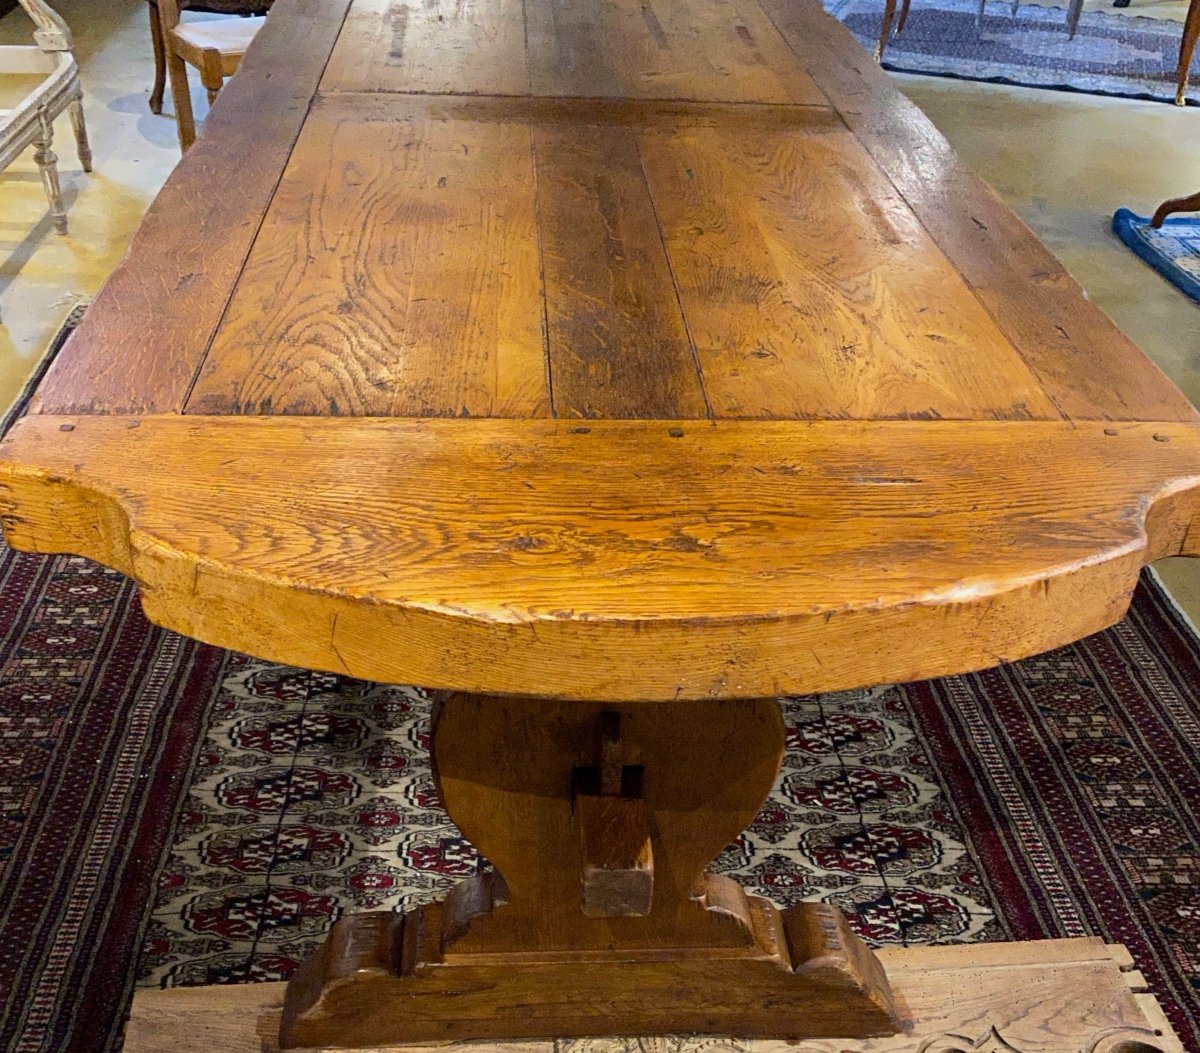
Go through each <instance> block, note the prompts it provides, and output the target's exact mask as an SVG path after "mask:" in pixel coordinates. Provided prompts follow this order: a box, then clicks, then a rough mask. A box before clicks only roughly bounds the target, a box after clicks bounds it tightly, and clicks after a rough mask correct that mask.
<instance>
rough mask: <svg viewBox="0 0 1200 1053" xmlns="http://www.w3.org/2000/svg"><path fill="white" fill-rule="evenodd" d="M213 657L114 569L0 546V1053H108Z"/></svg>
mask: <svg viewBox="0 0 1200 1053" xmlns="http://www.w3.org/2000/svg"><path fill="white" fill-rule="evenodd" d="M82 310H83V306H82V305H81V306H80V307H79V308H77V309H76V311H74V312H73V313H72V316H71V317H70V318H69V319H68V321H67V323H66V324H65V325H64V327H63V329H62V331H61V332H60V333H59V334H58V337H57V338H56V340H55V341H54V344H53V345H52V347H51V349H50V351H49V353H48V354H47V357H46V361H47V362H48V361H49V360H50V359H51V358H52V357H53V355H54V353H55V351H57V349H58V348H59V347H61V346H62V343H63V342H64V341H65V339H66V337H67V335H68V334H69V332H70V330H71V329H72V328H73V327H74V325H75V324H77V322H78V319H79V317H81V315H82ZM43 368H44V366H43ZM37 379H38V378H37V377H35V378H34V382H36V380H37ZM31 387H32V384H31ZM23 401H24V400H22V402H19V403H18V407H17V409H15V410H14V411H13V412H12V413H11V414H10V415H9V418H10V419H11V418H13V417H15V416H16V415H17V413H19V411H20V408H21V406H22V405H23ZM8 423H9V421H7V420H6V421H5V427H6V426H7V424H8ZM225 661H226V657H225V655H224V654H223V652H220V651H217V650H215V649H214V648H209V647H203V646H201V645H200V644H196V643H193V642H192V641H190V640H186V639H184V638H182V637H179V636H176V635H174V634H172V633H166V632H162V631H161V630H159V629H155V628H153V627H151V626H150V625H149V624H148V623H147V622H146V620H145V619H144V618H143V617H142V615H141V608H140V605H139V604H138V603H137V600H136V593H135V590H134V588H133V586H132V585H131V584H130V583H129V582H128V581H126V580H125V579H124V578H122V577H121V576H120V575H119V574H115V573H113V572H112V571H108V570H104V569H103V568H100V567H98V566H96V565H95V564H94V563H90V562H88V561H87V560H82V559H75V558H70V557H55V558H43V557H39V556H29V555H24V554H19V553H14V552H11V551H10V550H9V549H8V548H6V547H5V546H4V544H3V542H0V1050H4V1051H5V1053H76V1051H78V1053H107V1051H108V1050H112V1049H117V1048H119V1046H120V1023H121V1018H122V1013H123V1012H124V1010H125V1007H126V1006H127V1005H128V1002H129V999H130V997H131V996H132V989H133V981H134V976H135V972H136V970H135V967H134V963H135V961H136V957H137V949H138V946H139V944H140V941H141V937H142V931H143V929H144V926H145V924H146V921H147V906H148V904H149V902H150V900H151V899H152V897H153V894H154V888H155V883H156V880H157V878H158V874H159V872H160V871H161V868H162V866H163V863H164V860H165V855H166V851H167V849H168V848H169V847H170V843H171V833H172V830H173V828H174V826H175V820H176V815H177V813H178V811H179V807H180V804H181V802H182V800H183V798H184V796H185V793H186V789H187V787H188V786H189V784H190V781H191V776H192V772H193V770H194V767H195V762H196V751H197V747H198V746H199V744H200V742H201V741H202V740H203V731H204V727H205V726H206V723H207V717H208V710H209V707H210V705H211V704H212V702H213V701H214V699H215V698H216V695H217V688H218V686H219V683H220V676H221V673H222V670H223V668H224V664H225Z"/></svg>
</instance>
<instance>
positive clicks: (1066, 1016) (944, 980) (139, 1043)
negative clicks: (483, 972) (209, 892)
mask: <svg viewBox="0 0 1200 1053" xmlns="http://www.w3.org/2000/svg"><path fill="white" fill-rule="evenodd" d="M879 959H880V961H881V962H882V963H883V965H884V967H885V968H886V969H887V973H888V978H889V980H890V981H891V984H892V988H893V991H894V992H895V994H896V996H897V999H898V1001H899V1002H900V1004H901V1005H902V1006H903V1007H904V1010H905V1013H906V1016H907V1018H908V1020H909V1021H910V1022H911V1027H910V1028H909V1029H908V1030H906V1032H905V1033H902V1034H899V1035H894V1036H890V1037H887V1038H874V1039H865V1040H861V1039H860V1040H845V1039H830V1040H818V1041H809V1042H804V1043H802V1044H800V1045H796V1044H790V1043H787V1042H783V1041H752V1042H740V1041H737V1040H735V1039H729V1040H726V1041H720V1042H717V1043H715V1044H713V1043H712V1042H711V1041H705V1042H703V1043H702V1042H701V1041H700V1040H697V1042H696V1043H695V1046H696V1049H697V1051H698V1050H699V1049H700V1048H701V1046H702V1045H703V1049H704V1050H705V1053H722V1051H724V1050H728V1051H743V1050H745V1051H753V1053H785V1051H786V1053H835V1051H836V1053H901V1051H915V1050H921V1051H923V1053H962V1051H964V1050H972V1051H979V1053H1001V1051H1007V1053H1033V1051H1037V1053H1080V1051H1081V1050H1082V1051H1086V1053H1122V1051H1126V1050H1132V1049H1136V1050H1138V1051H1139V1053H1152V1051H1153V1053H1183V1046H1182V1044H1181V1043H1180V1042H1179V1039H1178V1038H1177V1037H1176V1036H1175V1034H1174V1032H1173V1031H1172V1030H1171V1027H1170V1024H1169V1023H1168V1022H1167V1020H1166V1017H1165V1016H1164V1015H1163V1012H1162V1008H1161V1007H1160V1006H1159V1004H1158V1003H1157V1001H1155V999H1154V996H1153V995H1151V994H1148V993H1147V992H1146V990H1145V980H1144V979H1143V978H1142V976H1141V974H1140V973H1139V972H1137V970H1136V969H1135V968H1134V964H1133V962H1132V961H1131V959H1130V957H1129V954H1128V952H1127V951H1126V950H1125V948H1124V947H1121V946H1119V945H1118V946H1112V945H1105V944H1104V943H1103V942H1102V941H1101V940H1098V939H1077V940H1045V941H1039V942H1024V943H993V944H976V945H963V946H956V947H914V948H908V949H899V948H891V949H887V950H883V951H880V952H879ZM285 986H286V985H285V984H281V983H272V984H245V985H238V986H229V987H193V988H179V989H175V990H170V991H150V990H148V991H139V992H138V994H137V995H136V997H135V998H134V1000H133V1012H132V1016H131V1018H130V1021H129V1028H128V1033H127V1037H126V1041H125V1053H275V1051H276V1050H278V1044H277V1043H276V1041H275V1032H276V1029H277V1028H278V1026H279V1008H280V1006H281V1005H282V1002H283V993H284V989H285ZM690 1046H691V1043H685V1044H684V1046H683V1051H685V1053H686V1051H687V1050H689V1048H690ZM429 1048H431V1047H430V1046H428V1045H421V1046H404V1047H400V1046H392V1047H388V1048H387V1049H382V1048H381V1049H377V1050H374V1051H371V1050H362V1051H360V1053H403V1051H404V1050H417V1049H422V1050H424V1049H429ZM438 1048H446V1047H445V1046H444V1044H440V1045H439V1047H438ZM453 1048H455V1049H462V1050H471V1051H479V1053H482V1051H484V1050H496V1051H503V1053H553V1050H554V1048H555V1047H554V1043H553V1042H552V1041H548V1040H547V1041H538V1042H530V1041H524V1042H494V1041H492V1042H478V1043H455V1044H454V1046H453ZM588 1048H589V1050H592V1051H593V1053H601V1051H603V1053H608V1050H609V1048H611V1049H612V1051H613V1053H617V1051H618V1050H620V1049H621V1048H622V1047H621V1046H620V1044H619V1043H618V1042H617V1041H613V1042H612V1043H611V1044H610V1043H608V1042H606V1041H604V1040H596V1041H594V1042H589V1044H588Z"/></svg>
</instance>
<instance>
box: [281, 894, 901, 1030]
mask: <svg viewBox="0 0 1200 1053" xmlns="http://www.w3.org/2000/svg"><path fill="white" fill-rule="evenodd" d="M755 910H756V913H757V912H758V911H759V910H761V911H762V915H763V917H764V919H766V918H769V919H770V920H769V921H767V922H766V924H767V925H774V924H775V923H776V922H777V921H778V922H781V923H782V924H781V926H780V932H779V936H780V937H781V940H782V944H781V945H776V944H771V945H769V946H768V947H767V948H766V949H765V950H764V949H763V948H761V947H755V948H753V949H745V950H739V949H736V948H712V949H711V952H710V953H709V954H706V955H703V956H699V955H698V956H692V957H686V958H679V957H676V956H675V955H673V954H671V953H670V952H667V953H662V952H660V953H659V954H657V955H654V954H653V953H651V952H645V951H643V952H642V953H641V954H634V955H630V956H623V955H613V954H603V953H599V952H591V953H589V954H580V955H554V956H547V957H548V959H549V960H538V959H539V956H538V955H536V954H531V955H528V956H525V957H522V956H515V957H502V956H499V955H495V956H489V955H482V954H480V955H471V956H469V957H467V958H466V959H465V960H455V959H454V958H450V957H447V956H440V957H439V956H438V951H437V942H438V941H437V939H436V937H432V938H431V936H432V934H433V933H436V932H437V931H438V928H439V922H440V921H441V917H440V915H441V912H440V910H439V909H438V908H436V907H434V908H430V909H427V910H425V911H417V912H413V913H411V914H408V915H406V916H404V917H403V918H400V917H398V916H397V915H394V914H385V913H370V914H358V915H353V916H351V917H349V918H346V919H345V920H344V921H343V922H341V923H339V925H338V927H337V928H336V930H335V932H334V935H333V937H332V938H331V939H330V940H329V941H328V942H327V943H326V944H325V945H324V947H323V948H322V950H321V952H320V953H319V954H318V955H317V956H316V957H315V958H313V959H311V960H310V961H309V962H308V963H306V965H305V967H304V971H303V973H302V974H301V976H300V977H299V978H298V981H293V986H292V990H291V991H290V992H289V995H288V1000H287V1006H286V1009H285V1012H284V1019H283V1027H282V1031H281V1033H282V1034H283V1035H285V1036H286V1037H287V1043H288V1045H289V1046H291V1047H301V1048H307V1047H338V1046H342V1047H350V1048H354V1047H371V1046H376V1045H387V1044H389V1043H398V1042H425V1041H437V1040H439V1039H441V1040H444V1039H447V1038H454V1039H467V1038H476V1039H482V1038H489V1039H505V1038H510V1039H512V1038H546V1037H552V1036H554V1035H571V1036H575V1037H580V1036H589V1035H614V1034H635V1035H638V1034H641V1035H650V1034H653V1035H665V1034H674V1033H686V1032H706V1033H715V1034H737V1035H772V1036H779V1037H786V1038H789V1039H793V1040H794V1039H799V1038H809V1037H812V1036H828V1035H846V1036H857V1037H862V1036H867V1035H883V1034H894V1033H895V1032H896V1030H897V1023H896V1020H895V1017H894V1016H893V1014H892V1007H891V1004H890V995H889V994H888V987H887V981H886V978H885V977H884V975H883V971H882V969H880V968H879V966H878V962H877V961H876V960H875V957H874V956H873V955H872V954H871V952H870V951H868V950H867V948H866V947H865V946H863V945H862V944H861V943H860V941H859V940H858V939H857V938H856V937H855V936H854V935H853V934H851V933H850V931H849V930H848V929H847V928H846V925H845V922H844V921H843V920H842V918H841V916H840V915H839V914H838V912H837V911H836V910H834V909H832V908H829V907H826V906H824V905H816V904H805V905H803V906H802V907H799V908H796V909H793V910H790V911H787V912H786V913H784V914H782V915H780V914H778V913H777V912H776V910H775V908H774V907H773V906H771V905H770V904H768V903H766V902H764V901H761V900H759V901H758V905H757V906H756V908H755ZM396 948H399V949H400V952H401V955H402V956H403V957H405V958H409V959H415V958H421V959H423V960H422V961H421V962H420V964H416V965H414V966H412V967H408V966H407V965H406V964H405V962H404V961H403V960H402V961H401V962H400V963H398V964H394V959H393V955H394V952H395V949H396ZM793 956H794V959H795V960H796V961H798V962H800V963H801V964H800V965H799V967H798V968H796V969H795V970H793V969H792V968H791V967H790V965H789V964H788V963H789V961H790V960H792V959H793ZM638 958H641V960H637V959H638ZM489 959H492V960H489ZM554 959H557V960H554ZM298 995H299V997H298ZM304 995H308V996H309V997H308V998H305V997H304Z"/></svg>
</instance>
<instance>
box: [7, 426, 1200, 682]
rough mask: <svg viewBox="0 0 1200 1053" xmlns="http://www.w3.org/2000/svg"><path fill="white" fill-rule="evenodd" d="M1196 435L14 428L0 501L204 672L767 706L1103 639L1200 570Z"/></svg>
mask: <svg viewBox="0 0 1200 1053" xmlns="http://www.w3.org/2000/svg"><path fill="white" fill-rule="evenodd" d="M62 424H70V425H71V430H68V431H63V430H60V425H62ZM131 425H135V426H131ZM1198 431H1200V429H1196V428H1195V427H1194V426H1189V425H1179V424H1162V425H1109V426H1104V425H1103V424H1100V423H1094V424H1089V423H1077V424H1075V425H1072V424H1071V423H1068V422H1037V421H1013V422H991V423H986V422H985V423H955V422H923V421H915V422H901V421H897V422H850V421H846V422H840V421H833V422H814V423H812V424H809V425H806V426H803V427H801V426H797V425H796V424H794V423H791V422H766V421H763V422H716V423H713V422H701V423H696V424H690V425H689V424H685V425H678V424H673V423H671V422H669V421H663V422H638V421H632V422H621V421H607V422H599V421H597V422H589V423H588V424H587V425H582V426H581V425H580V424H578V423H577V422H569V421H561V422H560V421H552V420H546V421H502V420H470V421H466V420H428V421H403V420H395V421H391V420H377V419H365V420H349V419H329V418H266V419H263V418H240V417H228V418H220V419H218V418H202V419H197V418H191V417H172V416H166V417H145V418H140V419H123V418H117V417H109V418H101V417H78V418H73V419H71V420H69V421H68V420H65V419H63V418H50V417H34V418H27V419H26V420H24V421H22V422H21V423H19V424H18V425H17V426H16V427H15V428H14V430H13V432H12V433H11V435H10V436H9V438H8V439H7V440H6V442H5V443H4V444H3V445H2V446H0V476H2V478H3V484H4V509H5V513H4V515H5V519H4V523H5V530H6V533H7V535H8V537H9V538H10V539H11V541H12V543H13V544H14V545H15V546H16V547H18V548H21V549H26V550H32V551H42V552H59V551H72V552H77V553H79V554H82V555H87V556H91V557H93V558H96V559H99V560H100V561H101V562H104V563H106V564H108V565H110V566H115V567H117V568H118V569H120V570H122V571H124V572H125V573H128V574H131V575H132V576H133V577H135V578H136V579H137V580H138V581H139V582H141V584H142V585H143V589H144V591H143V604H144V605H145V607H146V610H147V613H148V614H149V616H150V617H151V619H152V620H153V621H156V622H158V623H159V624H162V625H165V626H168V627H170V628H173V629H177V630H179V631H181V632H184V633H186V634H188V635H191V636H194V637H197V638H199V639H202V640H206V641H209V642H211V643H215V644H219V645H222V646H232V647H238V648H241V649H243V650H246V651H249V652H251V653H255V654H259V655H263V656H265V657H269V658H271V659H273V660H276V661H281V662H289V663H292V664H295V665H301V666H306V667H309V668H316V669H326V670H332V671H336V672H343V673H346V674H348V675H352V676H359V677H364V678H366V679H372V680H382V681H389V682H402V683H420V684H426V685H429V686H431V687H448V688H456V689H462V690H472V691H483V692H496V693H512V694H523V693H538V694H544V695H548V696H554V697H567V698H571V697H575V698H592V699H596V700H609V699H613V700H618V701H621V700H629V699H631V698H634V699H643V700H654V699H663V700H665V699H670V698H676V697H679V698H700V697H709V696H732V697H739V696H740V697H766V696H771V695H776V694H783V693H789V692H804V691H818V690H832V689H837V688H849V687H854V686H859V685H864V684H874V683H882V682H888V681H892V680H914V679H920V678H923V677H928V676H937V675H942V674H945V673H951V672H962V671H963V670H966V669H974V668H981V667H986V666H990V665H995V664H997V663H999V662H1002V661H1005V660H1010V659H1016V658H1020V657H1024V656H1026V655H1028V654H1032V653H1035V652H1039V651H1043V650H1046V649H1048V648H1050V647H1053V646H1057V645H1060V644H1064V643H1067V642H1070V641H1072V640H1075V639H1078V638H1079V637H1081V636H1084V635H1087V634H1088V633H1090V632H1094V631H1096V630H1099V629H1101V628H1104V627H1105V626H1107V625H1110V624H1112V623H1114V622H1115V621H1117V620H1118V619H1119V618H1120V617H1121V616H1122V614H1123V613H1124V611H1125V608H1126V606H1127V604H1128V600H1129V597H1130V595H1131V593H1132V590H1133V588H1134V585H1135V583H1136V579H1137V573H1138V570H1139V569H1140V567H1141V566H1142V565H1143V564H1145V563H1147V562H1150V561H1152V560H1154V559H1158V558H1160V557H1162V556H1166V555H1174V554H1179V553H1194V552H1198V551H1200V540H1198V538H1200V535H1198V534H1197V533H1196V532H1195V531H1194V530H1192V528H1191V524H1192V521H1193V518H1194V516H1195V514H1196V512H1197V501H1198V500H1200V491H1198V487H1200V434H1198ZM863 640H870V641H871V646H870V647H863V646H862V641H863Z"/></svg>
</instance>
